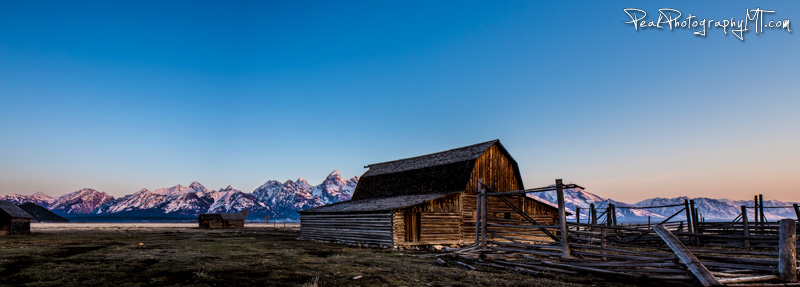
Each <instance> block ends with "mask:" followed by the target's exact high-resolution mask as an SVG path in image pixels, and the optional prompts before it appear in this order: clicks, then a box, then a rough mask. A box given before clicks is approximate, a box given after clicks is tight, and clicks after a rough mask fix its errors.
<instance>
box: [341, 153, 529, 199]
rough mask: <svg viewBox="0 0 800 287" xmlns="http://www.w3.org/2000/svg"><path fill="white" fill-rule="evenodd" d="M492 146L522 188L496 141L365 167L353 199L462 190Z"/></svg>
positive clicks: (508, 155) (515, 165)
mask: <svg viewBox="0 0 800 287" xmlns="http://www.w3.org/2000/svg"><path fill="white" fill-rule="evenodd" d="M493 145H497V146H498V147H499V148H500V150H501V151H502V152H503V153H505V155H506V157H507V158H508V159H509V161H510V162H511V163H512V165H513V166H514V173H515V176H516V177H517V180H518V181H519V183H520V187H522V177H521V176H520V174H519V169H518V168H517V163H516V161H514V159H513V158H512V157H511V155H510V154H508V151H506V149H505V148H504V147H503V145H501V144H500V141H499V140H491V141H487V142H482V143H478V144H474V145H470V146H465V147H460V148H455V149H451V150H446V151H443V152H437V153H432V154H427V155H422V156H417V157H411V158H405V159H399V160H395V161H389V162H382V163H376V164H371V165H367V166H366V167H368V168H369V170H368V171H367V172H366V173H364V175H362V176H361V178H360V179H359V180H358V185H356V189H355V191H353V199H354V200H358V199H367V198H379V197H392V196H400V195H414V194H429V193H441V192H450V191H461V190H464V189H466V188H467V185H468V183H469V180H470V176H471V175H472V170H473V168H474V167H475V161H476V160H477V159H478V157H480V156H481V155H482V154H483V153H485V152H486V151H487V150H488V149H489V148H490V147H492V146H493Z"/></svg>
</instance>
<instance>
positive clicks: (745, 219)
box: [742, 205, 750, 248]
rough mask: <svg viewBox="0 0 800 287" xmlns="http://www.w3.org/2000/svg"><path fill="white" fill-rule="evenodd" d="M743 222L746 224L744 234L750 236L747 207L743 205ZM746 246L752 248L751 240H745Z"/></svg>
mask: <svg viewBox="0 0 800 287" xmlns="http://www.w3.org/2000/svg"><path fill="white" fill-rule="evenodd" d="M742 223H743V224H744V236H745V237H748V236H750V223H748V222H747V207H745V206H744V205H742ZM744 248H750V240H748V239H746V238H745V240H744Z"/></svg>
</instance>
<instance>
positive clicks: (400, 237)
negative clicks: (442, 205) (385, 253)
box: [392, 212, 462, 245]
mask: <svg viewBox="0 0 800 287" xmlns="http://www.w3.org/2000/svg"><path fill="white" fill-rule="evenodd" d="M405 214H406V213H405V212H395V213H394V214H393V217H392V219H393V221H394V227H393V229H394V236H393V238H394V243H395V245H433V244H459V243H462V240H461V233H462V230H461V214H460V213H458V212H420V213H419V216H420V223H421V224H420V240H419V241H410V242H409V241H406V236H405V230H406V228H405V220H404V219H405Z"/></svg>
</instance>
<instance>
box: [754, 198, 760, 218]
mask: <svg viewBox="0 0 800 287" xmlns="http://www.w3.org/2000/svg"><path fill="white" fill-rule="evenodd" d="M753 203H754V204H753V209H754V210H755V214H754V215H753V217H755V218H753V221H754V222H755V223H758V221H759V220H761V217H759V216H758V195H756V196H753ZM756 225H758V224H756Z"/></svg>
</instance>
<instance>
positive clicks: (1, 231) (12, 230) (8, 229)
mask: <svg viewBox="0 0 800 287" xmlns="http://www.w3.org/2000/svg"><path fill="white" fill-rule="evenodd" d="M30 233H31V220H30V219H29V218H10V219H8V218H7V219H3V220H2V221H0V235H13V234H30Z"/></svg>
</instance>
